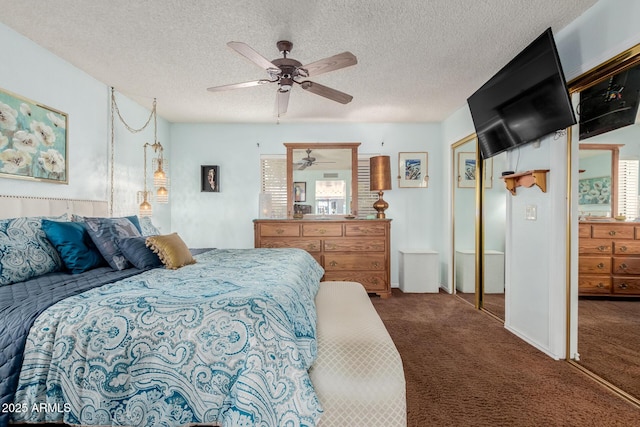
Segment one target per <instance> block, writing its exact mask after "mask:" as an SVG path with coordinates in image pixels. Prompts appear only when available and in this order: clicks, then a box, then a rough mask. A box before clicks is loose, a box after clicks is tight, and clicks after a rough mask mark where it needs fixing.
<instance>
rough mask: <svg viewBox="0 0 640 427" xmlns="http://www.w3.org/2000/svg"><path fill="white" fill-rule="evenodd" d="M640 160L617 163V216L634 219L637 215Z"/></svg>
mask: <svg viewBox="0 0 640 427" xmlns="http://www.w3.org/2000/svg"><path fill="white" fill-rule="evenodd" d="M639 167H640V160H620V161H619V162H618V215H624V216H626V217H627V218H629V219H635V218H637V217H638V216H639V215H638V169H639Z"/></svg>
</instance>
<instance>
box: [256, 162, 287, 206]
mask: <svg viewBox="0 0 640 427" xmlns="http://www.w3.org/2000/svg"><path fill="white" fill-rule="evenodd" d="M260 175H261V177H262V184H261V187H260V191H261V192H262V193H266V194H270V195H271V213H270V215H268V216H269V217H271V218H286V217H287V159H286V156H285V155H277V154H274V155H261V156H260Z"/></svg>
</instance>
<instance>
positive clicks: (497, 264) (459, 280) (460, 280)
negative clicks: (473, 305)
mask: <svg viewBox="0 0 640 427" xmlns="http://www.w3.org/2000/svg"><path fill="white" fill-rule="evenodd" d="M484 269H485V276H484V278H485V280H484V292H485V293H486V294H502V293H504V252H500V251H493V250H487V251H485V252H484ZM456 289H457V290H458V291H460V292H465V293H475V291H476V252H475V251H473V250H467V251H456Z"/></svg>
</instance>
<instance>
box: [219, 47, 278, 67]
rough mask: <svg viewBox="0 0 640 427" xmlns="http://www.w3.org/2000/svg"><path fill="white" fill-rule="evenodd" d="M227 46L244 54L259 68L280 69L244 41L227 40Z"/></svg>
mask: <svg viewBox="0 0 640 427" xmlns="http://www.w3.org/2000/svg"><path fill="white" fill-rule="evenodd" d="M227 46H229V47H230V48H231V49H233V50H235V51H236V52H238V53H239V54H240V55H242V56H244V57H245V58H247V59H248V60H249V61H251V62H253V63H254V64H256V65H257V66H258V67H260V68H264V69H265V70H273V71H274V72H279V71H280V69H279V68H278V67H276V66H275V65H274V64H273V63H272V62H271V61H269V60H268V59H267V58H265V57H264V56H262V55H260V54H259V53H258V52H256V51H255V50H253V48H252V47H251V46H249V45H248V44H246V43H243V42H229V43H227Z"/></svg>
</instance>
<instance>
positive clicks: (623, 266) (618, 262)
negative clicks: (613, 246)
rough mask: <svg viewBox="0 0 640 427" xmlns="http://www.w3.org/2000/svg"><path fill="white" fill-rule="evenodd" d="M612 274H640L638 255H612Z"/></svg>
mask: <svg viewBox="0 0 640 427" xmlns="http://www.w3.org/2000/svg"><path fill="white" fill-rule="evenodd" d="M612 272H613V274H640V257H614V258H613V270H612Z"/></svg>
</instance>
